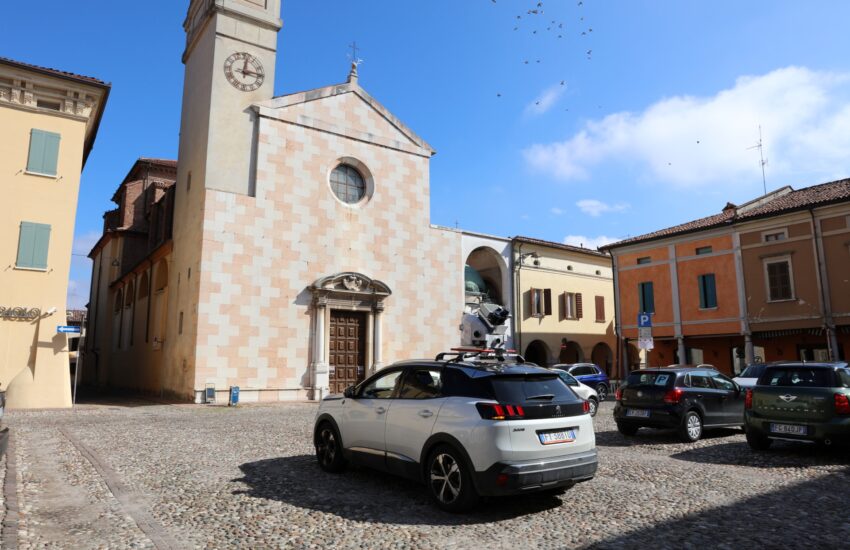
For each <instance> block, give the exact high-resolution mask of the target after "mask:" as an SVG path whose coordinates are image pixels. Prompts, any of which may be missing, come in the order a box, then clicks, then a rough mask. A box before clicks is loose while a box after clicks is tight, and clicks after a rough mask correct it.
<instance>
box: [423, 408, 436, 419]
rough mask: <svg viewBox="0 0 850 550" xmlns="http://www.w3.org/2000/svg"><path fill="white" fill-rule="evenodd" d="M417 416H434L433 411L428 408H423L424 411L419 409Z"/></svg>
mask: <svg viewBox="0 0 850 550" xmlns="http://www.w3.org/2000/svg"><path fill="white" fill-rule="evenodd" d="M419 416H421V417H422V418H428V417H430V416H434V413H432V412H431V411H429V410H428V409H425V410H424V411H419Z"/></svg>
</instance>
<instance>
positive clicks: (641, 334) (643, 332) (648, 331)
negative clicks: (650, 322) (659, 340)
mask: <svg viewBox="0 0 850 550" xmlns="http://www.w3.org/2000/svg"><path fill="white" fill-rule="evenodd" d="M638 339H639V340H652V327H641V328H639V329H638Z"/></svg>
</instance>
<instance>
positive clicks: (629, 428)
mask: <svg viewBox="0 0 850 550" xmlns="http://www.w3.org/2000/svg"><path fill="white" fill-rule="evenodd" d="M639 429H640V427H639V426H634V425H632V424H623V423H620V422H617V431H618V432H620V433H621V434H623V435H629V436H631V435H635V434H636V433H637V432H638V430H639Z"/></svg>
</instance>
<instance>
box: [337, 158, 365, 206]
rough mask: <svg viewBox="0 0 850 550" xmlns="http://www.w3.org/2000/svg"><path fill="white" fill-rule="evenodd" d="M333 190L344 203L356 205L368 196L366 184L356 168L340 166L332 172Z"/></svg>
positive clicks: (346, 165)
mask: <svg viewBox="0 0 850 550" xmlns="http://www.w3.org/2000/svg"><path fill="white" fill-rule="evenodd" d="M331 189H333V192H334V194H335V195H336V196H337V198H338V199H339V200H341V201H342V202H345V203H348V204H356V203H358V202H360V201H361V200H362V199H363V197H364V196H365V195H366V182H365V181H364V180H363V176H361V175H360V172H358V171H357V169H356V168H354V167H353V166H350V165H348V164H340V165H339V166H337V167H336V168H334V171H333V172H331Z"/></svg>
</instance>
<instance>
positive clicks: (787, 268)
mask: <svg viewBox="0 0 850 550" xmlns="http://www.w3.org/2000/svg"><path fill="white" fill-rule="evenodd" d="M764 265H765V272H766V276H767V299H768V301H770V302H777V301H780V300H792V299H793V298H794V284H793V282H792V280H791V260H789V259H782V260H773V261H768V262H765V264H764Z"/></svg>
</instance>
